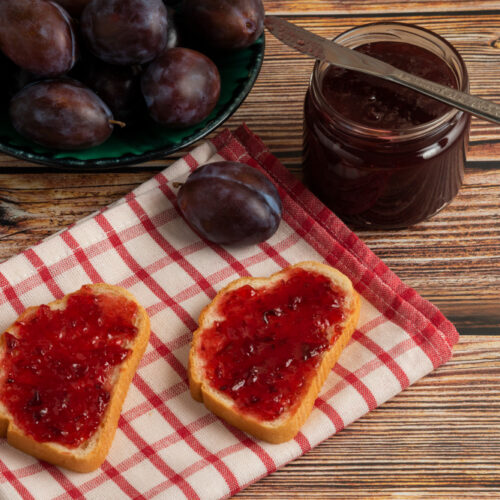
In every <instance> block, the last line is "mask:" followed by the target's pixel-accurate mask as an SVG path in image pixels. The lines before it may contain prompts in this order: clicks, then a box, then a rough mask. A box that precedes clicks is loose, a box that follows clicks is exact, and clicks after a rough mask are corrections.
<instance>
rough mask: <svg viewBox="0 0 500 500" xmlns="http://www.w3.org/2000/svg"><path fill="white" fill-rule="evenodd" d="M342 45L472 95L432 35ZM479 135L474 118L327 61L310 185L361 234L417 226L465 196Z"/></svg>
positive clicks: (309, 157) (394, 34) (313, 106)
mask: <svg viewBox="0 0 500 500" xmlns="http://www.w3.org/2000/svg"><path fill="white" fill-rule="evenodd" d="M335 41H336V42H338V43H340V44H342V45H345V46H348V47H350V48H354V49H356V50H359V51H361V52H363V53H366V54H368V55H371V56H373V57H376V58H378V59H381V60H383V61H385V62H387V63H389V64H392V65H393V66H396V67H398V68H399V69H402V70H404V71H407V72H409V73H412V74H414V75H417V76H421V77H423V78H426V79H428V80H432V81H435V82H437V83H440V84H442V85H446V86H449V87H453V88H458V89H460V90H462V91H465V92H468V90H469V79H468V75H467V69H466V67H465V63H464V62H463V60H462V58H461V57H460V55H459V54H458V52H457V51H456V50H455V49H454V48H453V47H452V46H451V45H450V44H449V43H448V42H447V41H445V40H444V39H443V38H441V37H439V36H438V35H436V34H434V33H432V32H430V31H428V30H425V29H423V28H419V27H417V26H413V25H407V24H401V23H375V24H370V25H364V26H361V27H359V28H355V29H353V30H350V31H348V32H346V33H344V34H342V35H340V36H339V37H338V38H336V40H335ZM469 126H470V116H469V115H468V114H467V113H464V112H462V111H459V110H457V109H454V108H450V107H449V106H447V105H445V104H443V103H440V102H438V101H436V100H434V99H431V98H430V97H426V96H424V95H422V94H419V93H417V92H415V91H412V90H410V89H407V88H405V87H402V86H399V85H397V84H394V83H391V82H387V81H384V80H382V79H380V78H376V77H372V76H369V75H364V74H361V73H359V72H354V71H350V70H344V69H341V68H338V67H335V66H332V65H329V64H328V63H326V62H319V61H318V62H317V63H316V65H315V67H314V71H313V74H312V77H311V82H310V86H309V89H308V92H307V94H306V99H305V109H304V158H303V169H304V178H305V182H306V183H307V184H308V186H309V187H310V188H311V190H312V191H313V192H314V193H315V194H316V195H317V196H318V197H319V198H320V199H321V200H322V201H323V202H324V203H325V204H326V205H327V206H328V207H329V208H331V209H332V211H333V212H334V213H336V214H337V215H338V216H339V217H341V218H342V219H343V220H344V221H345V222H346V223H348V224H350V225H352V226H355V227H360V228H377V229H389V228H402V227H407V226H411V225H413V224H416V223H418V222H421V221H423V220H426V219H428V218H429V217H431V216H432V215H434V214H435V213H437V212H438V211H439V210H441V209H442V208H443V207H445V206H446V205H447V204H448V203H449V202H450V201H451V200H452V199H453V198H454V197H455V195H456V194H457V192H458V190H459V189H460V186H461V184H462V180H463V173H464V164H465V153H466V149H467V143H468V135H469Z"/></svg>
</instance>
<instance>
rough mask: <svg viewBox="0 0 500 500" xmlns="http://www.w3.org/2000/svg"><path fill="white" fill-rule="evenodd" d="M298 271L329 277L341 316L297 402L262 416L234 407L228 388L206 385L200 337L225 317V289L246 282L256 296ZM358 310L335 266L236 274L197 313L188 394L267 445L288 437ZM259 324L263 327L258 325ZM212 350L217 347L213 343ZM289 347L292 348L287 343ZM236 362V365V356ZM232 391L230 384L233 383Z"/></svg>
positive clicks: (350, 289)
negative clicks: (340, 298)
mask: <svg viewBox="0 0 500 500" xmlns="http://www.w3.org/2000/svg"><path fill="white" fill-rule="evenodd" d="M298 269H300V270H304V271H306V272H308V273H312V274H316V275H322V276H325V277H326V278H327V279H328V280H329V282H330V284H331V285H330V286H331V288H332V289H333V290H338V291H340V292H341V295H342V296H343V297H344V298H343V301H342V304H341V308H342V312H343V316H342V318H341V321H340V322H339V323H338V324H336V325H335V324H330V325H329V326H328V327H327V328H326V337H327V339H328V344H327V346H328V347H327V348H326V349H325V350H323V351H322V352H321V353H320V354H319V355H318V356H317V358H318V359H317V361H316V365H315V367H314V370H313V372H312V374H309V375H308V376H307V377H306V379H305V380H304V384H303V386H302V389H301V390H300V391H298V392H297V395H296V396H294V397H295V399H296V400H295V401H293V400H292V402H291V403H290V405H289V406H288V407H287V409H286V410H285V411H284V412H283V413H281V414H280V415H279V416H277V417H276V418H271V419H269V418H261V416H259V415H256V414H255V413H252V410H251V409H247V408H245V407H241V404H240V406H237V405H236V403H235V401H234V399H233V398H232V397H231V396H230V395H229V394H228V392H227V391H226V392H223V391H222V390H219V389H218V388H216V387H214V384H213V383H211V381H210V378H209V377H207V369H206V367H207V361H206V359H205V358H206V356H207V355H206V354H205V355H204V354H202V353H203V352H206V347H205V346H204V345H203V342H204V335H205V333H206V332H211V333H210V334H207V335H214V336H215V334H214V333H213V332H214V329H213V327H214V325H217V324H219V323H220V322H223V321H224V319H225V318H224V317H222V316H221V313H220V307H221V303H222V301H224V300H225V299H226V298H227V296H228V294H229V293H230V292H232V291H234V290H237V289H239V288H241V287H244V286H246V285H250V286H251V287H252V288H253V289H254V290H256V293H257V294H259V293H261V292H264V293H265V290H270V289H273V287H276V288H275V289H277V288H278V287H280V286H281V284H282V283H283V282H284V281H286V280H288V279H289V278H290V276H292V275H293V274H294V272H296V271H295V270H298ZM252 293H253V292H252ZM283 309H286V308H285V307H284V308H283ZM359 310H360V298H359V295H358V293H357V292H356V291H355V290H354V288H353V286H352V283H351V281H350V280H349V279H348V278H347V277H346V276H345V275H344V274H342V273H341V272H339V271H338V270H337V269H334V268H332V267H330V266H327V265H324V264H320V263H318V262H312V261H309V262H301V263H298V264H296V265H294V266H291V267H289V268H286V269H284V270H282V271H280V272H278V273H276V274H273V275H272V276H270V277H268V278H252V277H249V278H241V279H238V280H236V281H234V282H232V283H230V284H229V285H228V286H226V287H225V288H224V289H222V290H221V291H220V292H219V293H218V294H217V295H216V297H215V298H214V300H213V301H212V302H211V303H210V304H209V305H208V306H207V307H206V308H205V309H204V310H203V311H202V313H201V315H200V318H199V327H198V329H197V330H196V331H195V332H194V335H193V340H192V344H191V349H190V353H189V368H188V375H189V384H190V390H191V395H192V396H193V398H194V399H196V400H197V401H201V402H203V403H204V404H205V406H206V407H207V408H208V409H209V410H211V411H212V412H213V413H215V414H216V415H218V416H219V417H221V418H223V419H224V420H226V421H227V422H229V423H230V424H232V425H234V426H235V427H238V428H239V429H241V430H243V431H245V432H247V433H249V434H251V435H253V436H255V437H257V438H259V439H262V440H265V441H268V442H270V443H281V442H284V441H288V440H290V439H292V438H293V437H294V436H295V435H296V434H297V432H298V431H299V429H300V428H301V427H302V425H303V424H304V422H305V421H306V419H307V418H308V416H309V414H310V412H311V410H312V408H313V405H314V401H315V400H316V398H317V396H318V394H319V391H320V390H321V387H322V385H323V383H324V382H325V380H326V378H327V376H328V374H329V373H330V371H331V370H332V368H333V366H334V365H335V363H336V362H337V359H338V358H339V356H340V354H341V352H342V350H343V349H344V347H345V346H346V344H347V343H348V342H349V339H350V338H351V335H352V334H353V332H354V330H355V328H356V324H357V321H358V318H359ZM237 314H238V313H237ZM265 323H266V325H267V323H268V321H267V319H265ZM294 324H295V323H294ZM263 328H265V327H264V326H263ZM256 337H258V335H256ZM205 342H210V339H205ZM215 342H217V340H215ZM281 342H282V345H286V339H285V340H281ZM206 345H208V344H206ZM217 349H219V348H218V347H217ZM255 349H258V347H255ZM286 349H288V345H286ZM290 349H293V346H292V345H291V346H290ZM218 352H221V351H218ZM252 352H253V350H252ZM299 352H300V351H299ZM235 355H236V354H235ZM215 356H217V354H216V355H215ZM241 356H244V354H241ZM242 361H243V360H242ZM265 362H267V361H265ZM236 363H238V361H237V360H236ZM286 366H288V365H286ZM281 369H284V368H283V366H281V367H280V368H278V370H281ZM247 380H249V379H247ZM241 384H242V383H240V385H241ZM233 389H235V388H234V387H233ZM233 389H232V390H233Z"/></svg>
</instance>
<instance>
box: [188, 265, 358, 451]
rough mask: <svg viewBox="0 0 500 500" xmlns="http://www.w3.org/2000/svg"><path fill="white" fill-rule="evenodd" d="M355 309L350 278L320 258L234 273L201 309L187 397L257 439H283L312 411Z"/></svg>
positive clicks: (351, 327) (352, 327) (352, 324)
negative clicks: (266, 273)
mask: <svg viewBox="0 0 500 500" xmlns="http://www.w3.org/2000/svg"><path fill="white" fill-rule="evenodd" d="M359 311H360V298H359V295H358V293H357V292H356V291H355V290H354V288H353V286H352V283H351V281H350V280H349V279H348V278H347V277H346V276H345V275H344V274H342V273H341V272H340V271H338V270H337V269H334V268H332V267H330V266H327V265H324V264H320V263H319V262H311V261H310V262H301V263H299V264H296V265H293V266H291V267H288V268H286V269H284V270H282V271H280V272H278V273H276V274H273V275H271V276H270V277H268V278H252V277H249V278H241V279H238V280H236V281H234V282H232V283H230V284H229V285H228V286H226V287H225V288H224V289H222V290H221V291H220V292H219V293H218V294H217V295H216V297H215V298H214V299H213V301H212V302H211V303H210V304H209V305H208V306H207V307H206V308H205V309H204V310H203V311H202V313H201V315H200V318H199V327H198V329H197V330H196V331H195V332H194V335H193V340H192V344H191V349H190V353H189V368H188V375H189V384H190V390H191V395H192V396H193V398H194V399H196V400H198V401H202V402H203V403H204V404H205V406H206V407H207V408H208V409H209V410H211V411H212V412H213V413H215V414H216V415H218V416H219V417H221V418H222V419H224V420H226V421H227V422H229V423H230V424H232V425H234V426H236V427H238V428H239V429H241V430H243V431H245V432H247V433H249V434H251V435H253V436H255V437H257V438H259V439H262V440H265V441H268V442H271V443H281V442H284V441H288V440H290V439H292V438H293V437H294V436H295V435H296V434H297V433H298V431H299V429H300V428H301V427H302V425H303V424H304V422H305V421H306V419H307V418H308V416H309V414H310V413H311V410H312V408H313V405H314V401H315V400H316V398H317V396H318V394H319V391H320V390H321V387H322V385H323V383H324V382H325V380H326V378H327V376H328V374H329V373H330V371H331V370H332V368H333V366H334V365H335V363H336V362H337V359H338V358H339V356H340V354H341V352H342V350H343V349H344V347H345V346H346V345H347V343H348V341H349V339H350V338H351V336H352V334H353V332H354V330H355V328H356V324H357V321H358V318H359Z"/></svg>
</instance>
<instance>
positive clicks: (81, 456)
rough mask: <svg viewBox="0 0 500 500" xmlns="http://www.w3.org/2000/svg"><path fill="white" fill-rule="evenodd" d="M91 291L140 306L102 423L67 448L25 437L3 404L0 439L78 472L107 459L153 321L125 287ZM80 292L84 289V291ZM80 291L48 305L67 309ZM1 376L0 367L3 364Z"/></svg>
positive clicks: (1, 343) (0, 348)
mask: <svg viewBox="0 0 500 500" xmlns="http://www.w3.org/2000/svg"><path fill="white" fill-rule="evenodd" d="M84 288H86V289H90V290H91V291H92V292H93V293H95V294H99V295H102V294H112V295H119V296H122V297H125V298H127V299H128V300H130V301H132V302H134V303H135V304H136V305H137V313H136V325H135V326H136V327H137V335H136V336H135V337H134V339H133V341H132V343H131V344H130V345H129V346H128V347H129V349H130V354H129V355H128V356H127V358H126V359H125V360H124V361H123V363H121V364H120V365H119V366H118V367H117V370H116V373H115V374H114V375H113V378H114V379H115V381H114V383H113V386H112V389H111V392H110V400H109V403H108V406H107V408H106V410H105V412H104V415H103V418H102V421H101V424H100V425H99V427H98V429H97V430H96V432H95V433H94V435H93V436H91V437H90V438H89V440H87V441H86V442H85V443H83V444H82V445H81V446H79V447H78V448H68V447H66V446H64V445H61V444H59V443H52V442H38V441H36V440H34V439H33V438H31V437H30V436H28V435H26V434H25V433H24V432H23V431H22V430H21V429H20V428H19V427H18V426H17V425H16V424H15V422H14V419H13V416H12V415H10V413H9V412H8V410H7V408H6V407H5V406H4V405H3V404H2V402H1V401H0V437H7V442H8V443H9V444H10V445H12V446H14V447H15V448H18V449H19V450H21V451H23V452H25V453H28V454H30V455H32V456H34V457H36V458H38V459H40V460H45V461H47V462H50V463H52V464H54V465H58V466H61V467H65V468H67V469H70V470H73V471H76V472H90V471H93V470H95V469H97V468H98V467H99V466H100V465H101V464H102V462H103V461H104V460H105V458H106V456H107V454H108V451H109V448H110V447H111V443H112V442H113V438H114V436H115V433H116V429H117V427H118V420H119V418H120V412H121V408H122V405H123V401H124V400H125V396H126V395H127V391H128V388H129V385H130V382H131V381H132V378H133V376H134V374H135V372H136V370H137V366H138V365H139V362H140V360H141V358H142V355H143V354H144V351H145V350H146V346H147V344H148V341H149V335H150V321H149V317H148V315H147V313H146V310H145V309H144V307H142V306H141V305H140V304H139V303H138V302H137V300H136V298H135V297H134V296H133V295H132V294H131V293H130V292H129V291H127V290H125V289H124V288H121V287H118V286H115V285H108V284H106V283H96V284H93V285H84V287H82V289H84ZM82 289H81V290H82ZM79 291H80V290H78V291H77V292H73V293H71V294H68V295H65V296H64V297H63V298H62V299H60V300H55V301H53V302H50V303H49V304H47V305H48V306H49V307H50V308H51V309H63V308H64V307H65V306H66V303H67V301H68V298H69V297H70V296H71V295H74V294H75V293H78V292H79ZM38 307H39V306H37V307H29V308H28V309H26V311H24V313H22V314H21V315H20V316H19V318H18V319H17V320H16V322H17V321H19V320H23V319H25V318H27V317H29V316H30V315H31V314H34V313H35V312H36V311H37V309H38ZM14 326H15V323H13V324H12V325H11V326H10V327H9V328H7V330H6V331H5V332H4V333H6V332H9V333H13V334H15V328H14ZM4 333H2V335H1V336H0V363H1V360H2V358H3V353H4V351H5V335H4ZM0 374H1V364H0Z"/></svg>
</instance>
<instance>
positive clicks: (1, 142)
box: [0, 34, 265, 169]
mask: <svg viewBox="0 0 500 500" xmlns="http://www.w3.org/2000/svg"><path fill="white" fill-rule="evenodd" d="M264 46H265V38H264V34H262V36H261V37H260V38H259V39H258V40H257V41H256V42H255V43H254V44H253V45H251V46H250V47H248V48H247V49H244V50H239V51H236V52H233V53H228V54H224V55H222V56H219V57H218V58H214V59H213V61H214V62H215V64H216V65H217V67H218V69H219V72H220V76H221V94H220V98H219V101H218V103H217V106H216V107H215V109H214V110H213V111H212V113H211V114H210V116H208V118H206V119H205V120H204V121H202V122H201V123H199V124H197V125H194V126H192V127H189V128H185V129H179V130H172V129H168V128H166V127H163V126H162V125H159V124H158V123H155V122H154V121H153V120H151V119H149V118H145V119H144V121H142V122H141V123H139V124H137V125H136V126H133V127H130V128H128V127H125V128H124V129H119V128H118V127H115V131H114V132H113V134H112V135H111V137H110V138H109V139H108V140H107V141H106V142H105V143H104V144H101V145H100V146H96V147H94V148H89V149H85V150H82V151H60V150H55V149H49V148H46V147H43V146H39V145H38V144H35V143H33V142H32V141H30V140H28V139H25V138H24V137H22V136H21V135H19V134H18V133H17V132H16V131H15V130H14V128H13V127H12V125H11V123H10V120H9V116H8V113H7V112H6V111H3V112H2V113H0V151H2V152H4V153H6V154H8V155H11V156H15V157H16V158H21V159H23V160H28V161H30V162H34V163H43V164H48V165H55V166H59V167H65V168H92V169H96V168H104V167H106V168H112V167H118V166H120V165H128V164H132V163H140V162H145V161H148V160H152V159H155V158H158V157H160V156H168V155H170V154H172V153H174V152H175V151H178V150H180V149H183V148H185V147H186V146H189V145H190V144H192V143H193V142H195V141H197V140H199V139H201V138H203V137H204V136H206V135H207V134H209V133H210V132H212V131H213V130H214V129H216V128H217V127H218V126H219V125H221V124H222V123H224V122H225V121H226V120H227V119H228V118H229V117H230V116H231V115H232V114H233V113H234V112H235V111H236V110H237V109H238V107H239V106H240V104H241V103H242V102H243V101H244V99H245V97H246V96H247V95H248V93H249V92H250V90H251V89H252V87H253V84H254V83H255V80H256V79H257V76H258V74H259V72H260V68H261V66H262V61H263V59H264Z"/></svg>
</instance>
